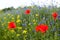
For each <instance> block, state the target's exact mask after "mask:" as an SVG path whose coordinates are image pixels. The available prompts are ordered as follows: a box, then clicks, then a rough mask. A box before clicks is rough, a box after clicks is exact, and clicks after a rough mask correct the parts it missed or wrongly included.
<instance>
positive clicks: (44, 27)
mask: <svg viewBox="0 0 60 40" xmlns="http://www.w3.org/2000/svg"><path fill="white" fill-rule="evenodd" d="M47 30H48V25H45V24H40V25H38V26H36V31H37V32H38V31H40V32H42V33H45V32H46V31H47Z"/></svg>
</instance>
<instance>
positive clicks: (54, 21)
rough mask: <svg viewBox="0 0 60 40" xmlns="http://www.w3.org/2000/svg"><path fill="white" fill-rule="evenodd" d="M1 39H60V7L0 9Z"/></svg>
mask: <svg viewBox="0 0 60 40" xmlns="http://www.w3.org/2000/svg"><path fill="white" fill-rule="evenodd" d="M0 40H60V8H57V7H53V6H51V7H40V6H29V7H24V8H21V7H19V8H17V9H14V8H13V7H11V8H6V9H2V10H0Z"/></svg>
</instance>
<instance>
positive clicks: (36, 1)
mask: <svg viewBox="0 0 60 40" xmlns="http://www.w3.org/2000/svg"><path fill="white" fill-rule="evenodd" d="M31 5H39V6H41V7H42V6H50V5H53V6H57V7H59V6H60V0H0V9H4V8H8V7H12V6H13V7H14V8H17V7H19V6H21V7H22V6H31Z"/></svg>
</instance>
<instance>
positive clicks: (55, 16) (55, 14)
mask: <svg viewBox="0 0 60 40" xmlns="http://www.w3.org/2000/svg"><path fill="white" fill-rule="evenodd" d="M52 16H53V18H54V20H56V18H57V16H58V13H57V12H54V13H52Z"/></svg>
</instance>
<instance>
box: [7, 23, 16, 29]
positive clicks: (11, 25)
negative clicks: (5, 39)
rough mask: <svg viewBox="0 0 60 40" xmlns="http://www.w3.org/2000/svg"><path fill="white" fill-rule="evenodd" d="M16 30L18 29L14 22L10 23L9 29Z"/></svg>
mask: <svg viewBox="0 0 60 40" xmlns="http://www.w3.org/2000/svg"><path fill="white" fill-rule="evenodd" d="M15 28H16V24H15V23H14V22H10V23H8V29H15Z"/></svg>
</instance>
